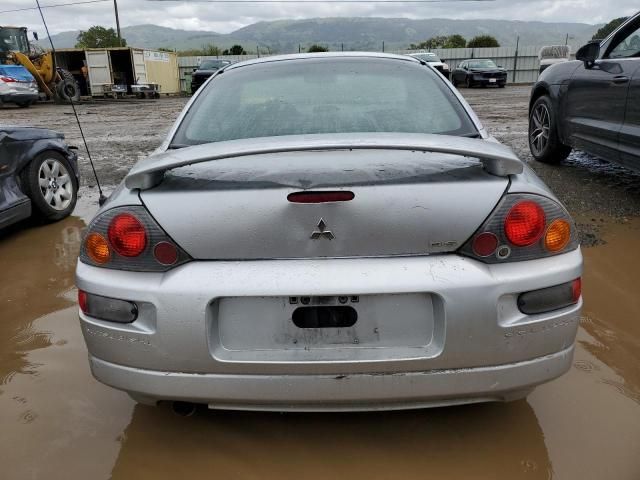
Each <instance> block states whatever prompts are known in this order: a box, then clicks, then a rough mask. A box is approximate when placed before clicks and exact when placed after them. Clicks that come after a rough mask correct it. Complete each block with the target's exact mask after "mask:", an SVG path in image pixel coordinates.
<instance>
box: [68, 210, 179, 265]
mask: <svg viewBox="0 0 640 480" xmlns="http://www.w3.org/2000/svg"><path fill="white" fill-rule="evenodd" d="M189 260H190V257H189V255H187V253H186V252H184V250H182V249H181V248H180V247H179V246H178V245H176V244H175V242H174V241H173V240H171V238H169V236H168V235H167V234H166V233H165V231H164V230H162V228H160V226H159V225H158V223H157V222H156V221H155V220H154V219H153V217H152V216H151V215H150V214H149V212H147V210H146V209H145V208H144V207H143V206H140V205H132V206H126V207H116V208H113V209H111V210H106V211H104V212H102V213H100V214H99V215H98V216H97V217H96V218H94V219H93V221H92V222H91V224H90V225H89V228H88V231H87V234H86V236H85V239H84V242H83V244H82V248H81V250H80V261H81V262H83V263H86V264H89V265H93V266H97V267H105V268H112V269H115V270H129V271H137V272H165V271H167V270H169V269H171V268H174V267H177V266H178V265H182V264H183V263H186V262H188V261H189Z"/></svg>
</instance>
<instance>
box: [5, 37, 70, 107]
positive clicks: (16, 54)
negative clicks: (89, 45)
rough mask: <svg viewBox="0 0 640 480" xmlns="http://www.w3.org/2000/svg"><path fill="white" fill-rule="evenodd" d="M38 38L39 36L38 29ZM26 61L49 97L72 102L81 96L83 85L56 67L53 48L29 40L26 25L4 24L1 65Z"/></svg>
mask: <svg viewBox="0 0 640 480" xmlns="http://www.w3.org/2000/svg"><path fill="white" fill-rule="evenodd" d="M34 38H35V39H36V40H38V37H37V35H36V34H35V33H34ZM3 64H5V65H22V66H23V67H24V68H26V69H27V70H29V73H31V75H33V77H34V78H35V79H36V82H38V86H39V87H40V91H41V92H44V93H45V94H46V95H47V98H49V99H54V100H57V101H63V102H65V101H66V102H68V101H69V100H73V101H77V100H80V87H79V85H78V82H76V80H75V78H73V75H71V73H69V72H68V71H67V70H64V69H62V68H56V60H55V57H54V55H53V53H52V52H51V51H45V50H43V49H42V48H41V47H39V46H38V45H37V44H32V43H30V42H29V37H28V35H27V29H26V27H2V26H0V65H3Z"/></svg>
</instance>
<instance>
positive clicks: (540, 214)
mask: <svg viewBox="0 0 640 480" xmlns="http://www.w3.org/2000/svg"><path fill="white" fill-rule="evenodd" d="M545 224H546V218H545V214H544V210H543V209H542V207H541V206H540V205H538V204H537V203H536V202H533V201H530V200H525V201H523V202H519V203H516V204H515V205H514V206H513V207H512V208H511V210H510V211H509V213H508V214H507V218H506V219H505V221H504V232H505V234H506V235H507V239H509V242H511V243H512V244H513V245H515V246H517V247H528V246H529V245H533V244H534V243H536V242H537V241H538V240H540V237H542V234H543V232H544V227H545Z"/></svg>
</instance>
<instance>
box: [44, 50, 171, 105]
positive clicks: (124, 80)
mask: <svg viewBox="0 0 640 480" xmlns="http://www.w3.org/2000/svg"><path fill="white" fill-rule="evenodd" d="M56 62H57V65H58V66H59V67H62V68H65V69H66V70H69V72H71V74H72V75H73V76H74V77H75V79H76V80H77V81H78V84H79V85H80V91H81V94H82V95H91V96H103V95H112V94H134V93H136V92H137V91H138V90H139V89H138V88H136V86H138V85H144V84H151V85H152V86H153V87H154V88H157V90H158V91H159V92H160V93H164V94H177V93H180V77H179V70H178V59H177V56H176V54H175V53H174V52H160V51H156V50H145V49H142V48H133V47H113V48H87V49H82V48H63V49H58V50H56ZM156 86H157V87H156Z"/></svg>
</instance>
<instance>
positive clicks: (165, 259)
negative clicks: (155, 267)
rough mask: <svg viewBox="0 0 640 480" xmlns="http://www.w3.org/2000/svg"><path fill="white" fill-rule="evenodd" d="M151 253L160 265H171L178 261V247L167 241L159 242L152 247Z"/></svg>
mask: <svg viewBox="0 0 640 480" xmlns="http://www.w3.org/2000/svg"><path fill="white" fill-rule="evenodd" d="M153 255H154V257H156V260H157V261H158V262H160V263H161V264H162V265H173V264H174V263H176V262H177V261H178V249H177V248H176V247H175V245H173V244H172V243H169V242H160V243H158V244H157V245H156V246H155V247H154V248H153Z"/></svg>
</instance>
